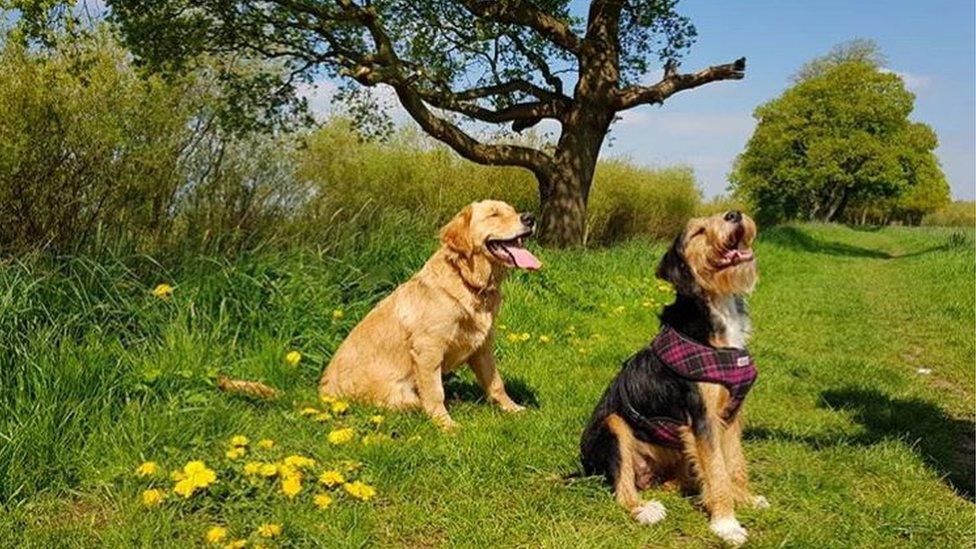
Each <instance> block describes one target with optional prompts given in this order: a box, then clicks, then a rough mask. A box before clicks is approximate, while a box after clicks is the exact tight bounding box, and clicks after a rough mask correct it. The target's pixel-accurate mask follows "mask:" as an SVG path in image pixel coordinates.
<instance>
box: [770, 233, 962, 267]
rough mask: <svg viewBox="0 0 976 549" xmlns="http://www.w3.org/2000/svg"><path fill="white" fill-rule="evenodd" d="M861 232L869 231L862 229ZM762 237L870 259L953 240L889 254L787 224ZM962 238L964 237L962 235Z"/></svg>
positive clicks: (938, 248) (801, 247) (799, 247)
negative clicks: (832, 239) (817, 236)
mask: <svg viewBox="0 0 976 549" xmlns="http://www.w3.org/2000/svg"><path fill="white" fill-rule="evenodd" d="M862 232H870V231H868V230H867V229H863V230H862ZM762 238H763V241H764V242H770V243H773V244H776V245H778V246H782V247H784V248H790V249H793V250H799V251H804V252H810V253H814V254H823V255H833V256H839V257H867V258H872V259H902V258H906V257H916V256H920V255H925V254H930V253H932V252H940V251H945V250H948V249H951V248H952V246H953V242H954V241H953V240H952V239H950V240H949V242H948V243H947V244H943V245H941V246H931V247H929V248H925V249H923V250H918V251H915V252H910V253H903V254H891V253H888V252H884V251H881V250H874V249H871V248H864V247H861V246H854V245H853V244H844V243H843V242H831V241H827V240H819V239H817V238H814V237H813V236H811V235H809V234H807V233H805V232H803V231H802V230H800V229H797V228H796V227H789V226H784V227H775V228H773V229H770V230H769V231H766V233H765V234H763V237H762ZM955 238H957V239H958V238H959V237H958V236H957V237H955ZM963 238H965V236H964V235H963Z"/></svg>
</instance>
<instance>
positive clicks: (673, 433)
mask: <svg viewBox="0 0 976 549" xmlns="http://www.w3.org/2000/svg"><path fill="white" fill-rule="evenodd" d="M651 350H652V351H653V352H654V354H655V355H657V357H658V358H659V359H660V360H661V362H663V363H664V365H665V366H667V367H668V369H670V370H671V371H672V372H674V373H675V374H677V375H679V376H681V377H683V378H685V379H688V380H691V381H704V382H708V383H721V384H722V385H724V386H725V388H726V389H728V391H729V396H730V398H729V401H728V403H727V404H726V405H725V408H724V409H723V410H722V414H721V416H722V420H724V421H730V420H731V419H733V418H734V417H735V415H736V414H737V413H738V412H739V408H740V407H741V406H742V401H743V400H745V398H746V395H747V394H748V393H749V389H751V388H752V384H753V383H754V382H755V381H756V376H757V375H758V372H757V371H756V363H755V362H753V361H752V357H750V356H749V353H748V352H747V351H746V350H745V349H733V348H715V347H709V346H707V345H702V344H701V343H698V342H695V341H692V340H690V339H688V338H687V337H685V336H683V335H681V334H680V333H678V332H677V331H676V330H674V329H673V328H671V327H670V326H667V325H662V326H661V331H660V333H658V334H657V337H655V338H654V341H652V342H651ZM632 411H633V412H636V410H632ZM638 415H639V414H638ZM641 419H643V421H642V423H644V425H646V426H647V427H648V428H649V430H650V432H651V438H653V439H654V440H655V442H657V443H658V444H662V445H664V446H671V447H674V448H680V447H681V437H680V436H679V434H678V428H679V427H681V426H683V425H688V424H690V421H689V420H688V419H687V418H686V420H685V421H684V422H679V421H676V420H675V419H673V418H667V417H655V418H643V417H642V418H641Z"/></svg>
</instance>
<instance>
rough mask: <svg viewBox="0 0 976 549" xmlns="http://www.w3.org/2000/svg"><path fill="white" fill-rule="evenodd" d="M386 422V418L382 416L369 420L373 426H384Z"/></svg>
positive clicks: (372, 417)
mask: <svg viewBox="0 0 976 549" xmlns="http://www.w3.org/2000/svg"><path fill="white" fill-rule="evenodd" d="M384 421H386V418H384V417H383V416H381V415H375V416H371V417H370V418H369V422H370V423H372V424H373V425H383V422H384Z"/></svg>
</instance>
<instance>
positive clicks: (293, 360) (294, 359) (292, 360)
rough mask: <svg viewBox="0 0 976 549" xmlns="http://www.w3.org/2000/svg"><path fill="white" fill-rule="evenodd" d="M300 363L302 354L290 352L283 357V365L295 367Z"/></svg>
mask: <svg viewBox="0 0 976 549" xmlns="http://www.w3.org/2000/svg"><path fill="white" fill-rule="evenodd" d="M301 361H302V353H299V352H298V351H291V352H289V353H288V354H286V355H285V364H287V365H289V366H295V365H297V364H298V363H299V362H301Z"/></svg>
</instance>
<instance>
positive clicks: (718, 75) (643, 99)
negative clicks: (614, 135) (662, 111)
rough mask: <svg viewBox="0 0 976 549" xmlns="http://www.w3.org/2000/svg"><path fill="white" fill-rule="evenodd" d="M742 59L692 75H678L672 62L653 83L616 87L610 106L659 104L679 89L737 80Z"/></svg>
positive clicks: (742, 68)
mask: <svg viewBox="0 0 976 549" xmlns="http://www.w3.org/2000/svg"><path fill="white" fill-rule="evenodd" d="M745 71H746V58H745V57H741V58H739V59H736V60H735V61H734V62H732V63H727V64H725V65H715V66H712V67H708V68H707V69H704V70H700V71H698V72H696V73H692V74H678V73H677V67H676V66H675V65H674V64H673V63H669V64H668V65H666V66H665V71H664V78H663V79H662V80H661V81H660V82H658V83H657V84H654V85H653V86H630V87H627V88H624V89H622V90H619V91H618V92H617V93H616V95H615V97H614V98H613V102H612V106H613V108H614V109H616V110H618V111H622V110H625V109H629V108H631V107H635V106H637V105H643V104H646V103H662V102H663V101H664V100H665V99H667V98H668V97H671V96H672V95H674V94H676V93H678V92H679V91H683V90H690V89H692V88H697V87H698V86H702V85H704V84H708V83H709V82H716V81H718V80H741V79H742V78H744V77H745Z"/></svg>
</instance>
